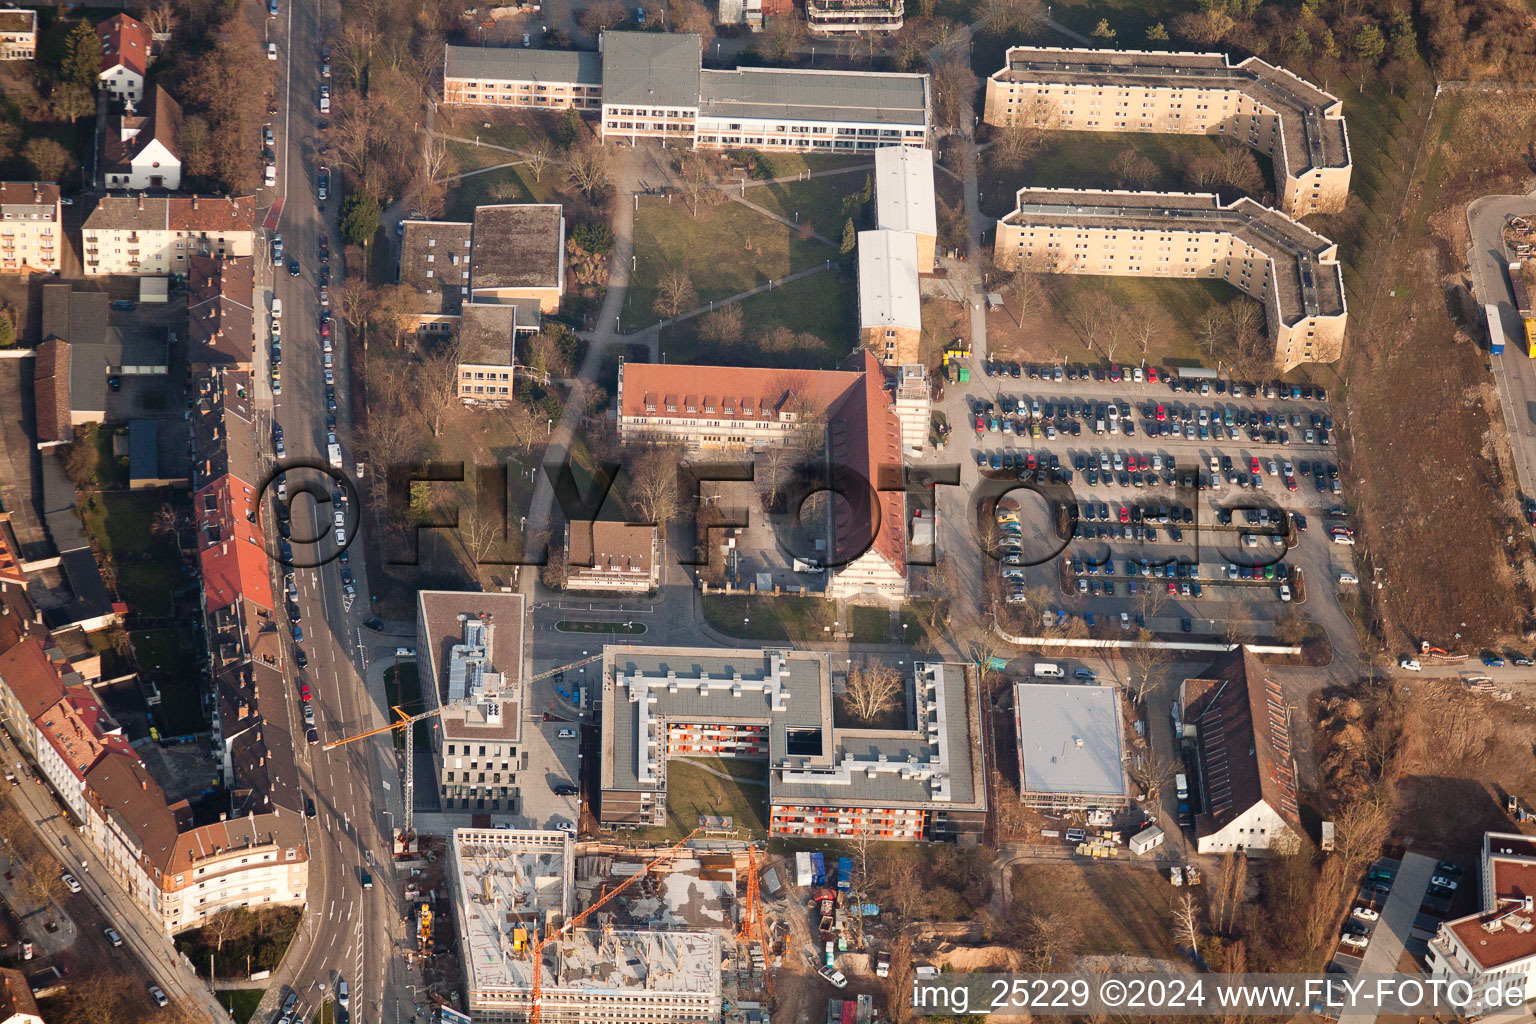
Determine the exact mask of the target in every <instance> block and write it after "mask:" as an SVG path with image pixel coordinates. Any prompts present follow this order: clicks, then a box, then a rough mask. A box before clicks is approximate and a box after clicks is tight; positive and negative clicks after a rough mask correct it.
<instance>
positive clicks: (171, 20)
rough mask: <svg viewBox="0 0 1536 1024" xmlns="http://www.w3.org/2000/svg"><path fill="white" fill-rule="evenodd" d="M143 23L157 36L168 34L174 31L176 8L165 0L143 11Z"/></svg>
mask: <svg viewBox="0 0 1536 1024" xmlns="http://www.w3.org/2000/svg"><path fill="white" fill-rule="evenodd" d="M144 25H145V27H146V28H148V29H149V30H150V32H152V33H154V34H155V35H157V36H168V35H170V34H171V33H172V32H174V31H176V8H174V7H172V6H171V4H170V3H168V2H167V0H161V2H160V3H158V4H156V5H155V6H153V7H151V8H149V10H147V11H145V12H144Z"/></svg>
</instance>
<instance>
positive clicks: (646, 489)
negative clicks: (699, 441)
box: [629, 447, 685, 535]
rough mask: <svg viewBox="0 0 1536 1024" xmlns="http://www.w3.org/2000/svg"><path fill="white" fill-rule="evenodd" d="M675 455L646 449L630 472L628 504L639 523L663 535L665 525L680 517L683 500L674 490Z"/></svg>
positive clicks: (669, 451)
mask: <svg viewBox="0 0 1536 1024" xmlns="http://www.w3.org/2000/svg"><path fill="white" fill-rule="evenodd" d="M677 462H678V453H677V452H676V451H675V450H673V449H670V448H664V447H656V448H650V449H647V450H646V451H645V452H644V453H643V454H642V455H641V456H640V457H639V458H638V459H636V460H635V461H634V464H633V466H632V467H631V469H630V475H631V482H630V487H629V502H630V505H631V506H632V507H633V508H634V510H635V513H636V514H637V515H639V516H640V518H641V520H642V521H644V522H647V523H654V524H656V528H657V529H658V530H661V531H662V533H663V535H665V533H666V528H667V524H668V523H671V522H672V521H673V520H675V519H677V518H678V517H679V516H681V515H682V514H683V510H684V509H683V506H684V500H685V496H684V495H683V493H682V492H681V491H680V490H679V489H678V486H677Z"/></svg>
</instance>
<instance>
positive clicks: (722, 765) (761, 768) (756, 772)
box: [667, 757, 768, 782]
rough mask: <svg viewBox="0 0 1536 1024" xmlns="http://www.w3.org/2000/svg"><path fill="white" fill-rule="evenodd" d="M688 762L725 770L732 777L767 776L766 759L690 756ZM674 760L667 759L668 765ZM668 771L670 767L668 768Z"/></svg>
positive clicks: (753, 777)
mask: <svg viewBox="0 0 1536 1024" xmlns="http://www.w3.org/2000/svg"><path fill="white" fill-rule="evenodd" d="M688 762H689V763H690V764H696V765H703V766H704V767H706V768H713V769H714V770H715V771H717V772H725V774H727V775H729V776H731V778H733V779H747V780H749V781H752V780H755V781H757V782H764V781H766V780H767V778H768V763H767V762H766V761H753V760H749V759H747V758H744V757H690V758H688ZM675 763H676V761H675V760H669V761H668V762H667V764H668V765H672V764H675ZM668 771H669V772H670V768H669V769H668Z"/></svg>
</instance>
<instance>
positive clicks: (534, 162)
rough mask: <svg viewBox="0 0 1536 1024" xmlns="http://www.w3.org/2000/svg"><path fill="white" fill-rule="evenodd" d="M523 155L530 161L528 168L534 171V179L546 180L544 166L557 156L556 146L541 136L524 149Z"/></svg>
mask: <svg viewBox="0 0 1536 1024" xmlns="http://www.w3.org/2000/svg"><path fill="white" fill-rule="evenodd" d="M523 156H524V157H525V158H526V159H527V161H528V169H529V170H530V171H532V172H533V180H534V181H536V182H539V181H543V180H544V168H545V167H547V166H549V162H550V161H551V160H553V159H554V158H555V147H554V144H553V143H551V142H550V141H549V140H548V139H547V138H544V137H543V136H540V137H539V138H537V139H534V140H533V142H532V143H530V144H529V146H528V148H527V149H525V150H523Z"/></svg>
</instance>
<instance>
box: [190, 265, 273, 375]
mask: <svg viewBox="0 0 1536 1024" xmlns="http://www.w3.org/2000/svg"><path fill="white" fill-rule="evenodd" d="M255 282H256V279H255V265H254V262H253V260H252V258H251V257H249V256H236V257H233V258H231V259H222V260H221V259H215V258H214V257H212V256H193V257H192V258H191V259H189V260H188V261H187V335H188V338H187V341H188V347H189V348H190V350H191V351H190V353H189V355H188V361H189V362H190V363H191V364H192V367H193V369H194V370H200V369H207V368H211V367H220V368H222V369H230V370H240V371H243V372H246V373H249V372H250V370H251V360H252V359H254V358H255V349H256V311H255V310H254V309H253V308H252V307H251V303H252V302H253V301H255V298H254V296H255V293H254V286H255Z"/></svg>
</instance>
